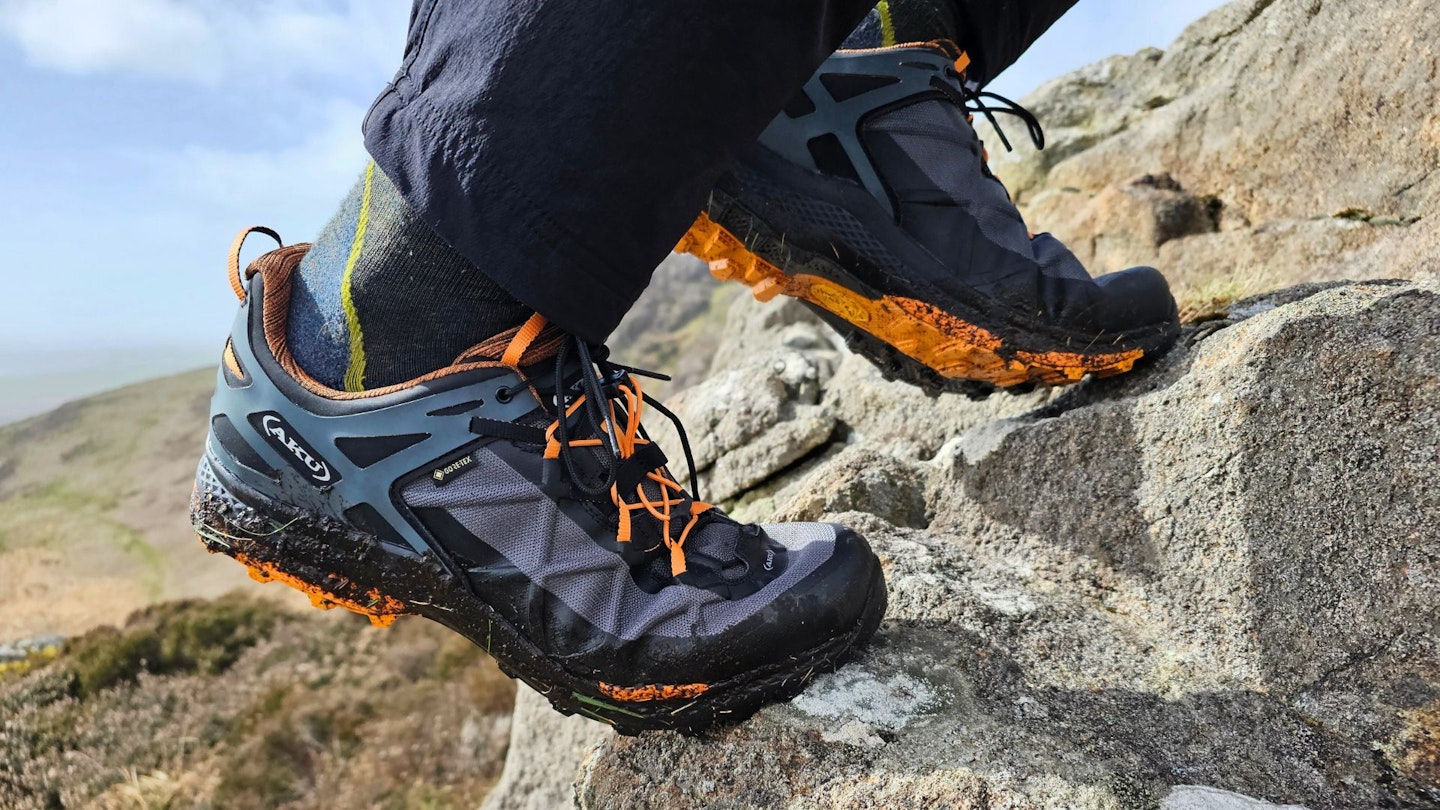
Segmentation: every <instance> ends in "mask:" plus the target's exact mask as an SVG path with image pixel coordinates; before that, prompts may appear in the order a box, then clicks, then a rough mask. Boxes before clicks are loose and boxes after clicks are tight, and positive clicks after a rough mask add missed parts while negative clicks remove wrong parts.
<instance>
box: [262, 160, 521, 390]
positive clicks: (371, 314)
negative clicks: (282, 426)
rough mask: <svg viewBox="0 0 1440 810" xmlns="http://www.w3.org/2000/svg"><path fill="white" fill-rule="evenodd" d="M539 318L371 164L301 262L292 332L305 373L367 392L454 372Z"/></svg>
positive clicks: (293, 298) (292, 306)
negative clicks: (484, 345) (502, 335)
mask: <svg viewBox="0 0 1440 810" xmlns="http://www.w3.org/2000/svg"><path fill="white" fill-rule="evenodd" d="M531 312H532V310H530V309H529V308H527V307H526V306H525V305H524V304H521V303H520V302H519V301H516V300H515V299H514V298H512V297H510V295H509V293H507V292H505V291H504V290H503V289H501V288H500V286H499V285H498V284H496V283H495V282H493V281H491V280H490V278H489V277H488V276H486V275H485V274H484V273H482V272H480V270H479V269H477V268H476V267H475V266H474V265H472V264H470V262H468V261H467V260H466V259H465V258H464V257H463V256H461V255H460V254H459V253H456V252H455V251H454V250H453V249H452V248H451V247H450V246H449V245H448V244H446V243H445V241H444V240H442V239H441V238H440V237H439V236H438V235H437V234H436V233H435V232H434V231H433V230H431V229H430V227H429V226H428V225H426V224H425V223H423V222H421V221H420V220H419V219H417V218H416V216H415V213H414V211H413V210H412V209H411V208H410V207H409V205H408V204H407V203H406V202H405V200H404V199H403V198H402V197H401V196H400V193H399V192H398V191H396V189H395V187H394V185H392V184H391V183H390V181H389V180H388V179H386V177H385V175H384V174H383V173H382V172H381V171H380V170H379V169H378V168H376V167H375V164H374V163H371V164H370V166H369V167H368V168H367V169H366V171H365V175H364V176H363V177H361V178H360V181H359V182H358V183H356V185H355V188H353V189H352V190H351V191H350V194H349V195H348V196H347V197H346V198H345V200H344V201H343V202H341V204H340V210H339V211H338V212H337V213H336V214H335V217H334V218H333V219H331V220H330V223H329V224H328V225H326V226H325V229H324V230H323V231H322V232H321V233H320V237H319V238H318V239H316V240H315V246H314V247H313V248H311V250H310V252H309V253H308V254H307V255H306V256H305V259H304V260H303V261H302V262H301V263H300V267H299V269H298V275H297V277H296V279H295V282H294V288H293V291H292V293H291V299H290V322H289V325H288V327H287V332H288V337H289V344H290V349H291V351H292V352H293V354H294V356H295V361H296V362H297V363H299V364H300V367H301V368H303V369H305V371H306V372H308V373H309V374H310V375H311V376H313V377H314V378H315V379H317V380H319V381H320V382H322V383H324V384H326V385H328V386H330V387H331V388H337V389H340V390H345V391H359V390H363V389H366V388H379V387H382V386H386V385H392V384H394V383H399V382H404V381H406V380H411V379H414V378H416V377H419V376H422V375H424V374H427V373H429V372H431V371H434V370H436V369H438V368H443V367H444V366H447V365H450V364H451V363H452V362H454V360H455V358H456V357H458V356H459V355H460V354H461V353H462V352H464V351H465V350H466V349H468V348H470V347H471V346H473V345H475V344H476V343H479V342H480V341H482V340H484V339H485V338H488V337H490V336H491V335H494V334H496V333H499V332H503V331H505V330H506V329H509V328H510V327H513V326H518V325H519V324H521V323H522V322H524V321H525V319H526V318H528V317H529V316H530V314H531Z"/></svg>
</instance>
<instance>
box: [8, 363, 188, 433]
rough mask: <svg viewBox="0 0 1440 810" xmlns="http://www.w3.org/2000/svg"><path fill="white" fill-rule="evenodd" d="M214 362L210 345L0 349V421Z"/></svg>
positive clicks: (35, 413) (17, 418)
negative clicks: (207, 346)
mask: <svg viewBox="0 0 1440 810" xmlns="http://www.w3.org/2000/svg"><path fill="white" fill-rule="evenodd" d="M215 362H216V352H215V351H214V347H209V348H206V347H200V346H195V347H187V346H145V347H133V348H96V349H93V350H79V349H65V350H39V351H25V350H21V349H14V348H0V425H5V424H9V423H11V422H16V421H19V420H21V419H24V418H26V417H30V416H35V415H38V414H42V413H44V412H46V411H48V410H50V409H52V408H54V407H56V406H58V405H62V404H64V403H66V402H69V401H71V400H75V399H81V398H83V397H87V396H90V395H91V394H98V393H100V392H101V391H108V390H110V389H112V388H119V387H120V386H122V385H129V384H130V383H134V382H140V381H141V380H148V379H152V378H155V377H164V376H168V375H171V374H179V373H180V372H182V371H189V370H191V369H196V368H201V367H204V366H207V365H212V364H214V363H215Z"/></svg>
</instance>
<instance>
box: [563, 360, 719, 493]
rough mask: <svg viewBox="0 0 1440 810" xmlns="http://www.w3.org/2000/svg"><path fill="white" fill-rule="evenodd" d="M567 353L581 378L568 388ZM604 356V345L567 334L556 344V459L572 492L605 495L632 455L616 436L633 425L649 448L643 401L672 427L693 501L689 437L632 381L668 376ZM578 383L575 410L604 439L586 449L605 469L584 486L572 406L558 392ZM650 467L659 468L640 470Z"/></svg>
mask: <svg viewBox="0 0 1440 810" xmlns="http://www.w3.org/2000/svg"><path fill="white" fill-rule="evenodd" d="M595 349H598V351H596V350H595ZM572 351H573V352H574V353H575V355H577V356H578V358H579V361H580V375H579V380H578V381H577V382H576V383H573V384H569V385H567V384H566V377H567V374H566V371H567V366H568V364H569V361H570V358H571V353H572ZM607 354H608V350H607V349H606V348H605V347H604V346H599V347H594V348H592V347H591V346H590V344H588V343H586V342H585V341H584V340H581V339H580V338H578V337H573V336H572V337H571V338H570V339H568V340H566V341H565V342H564V343H562V344H560V350H559V351H558V352H557V353H556V355H555V408H556V419H555V438H556V440H557V441H558V442H559V444H560V457H561V459H562V460H563V461H564V463H565V469H566V472H568V473H569V474H570V480H571V482H572V483H573V484H574V486H575V488H576V489H578V490H580V491H581V492H583V493H585V494H586V495H589V496H592V497H597V496H600V495H604V494H607V493H610V491H611V489H612V488H613V487H614V486H615V484H616V483H617V482H618V481H619V480H620V478H621V467H622V465H623V464H624V463H625V462H626V461H627V460H629V459H631V458H635V457H636V456H635V454H634V453H633V452H627V450H626V448H624V447H622V442H621V440H620V439H618V438H617V437H618V436H622V435H625V434H626V433H627V432H631V431H630V428H631V426H632V425H633V427H634V431H633V432H634V433H636V434H638V436H639V437H640V438H642V439H644V441H645V443H646V444H650V441H651V440H650V436H649V434H648V433H647V432H646V431H645V428H644V427H643V426H641V425H640V415H641V414H640V406H641V403H643V404H645V405H648V406H650V407H652V408H654V409H655V410H656V411H658V412H659V413H660V415H661V416H664V417H665V418H666V419H668V420H670V423H671V424H672V425H674V426H675V432H676V433H677V434H678V435H679V437H680V446H681V448H682V449H684V451H685V464H686V466H687V467H688V470H689V473H690V485H691V488H692V489H693V490H694V494H693V499H694V500H696V501H699V500H700V492H699V490H700V479H699V476H698V474H697V473H696V471H695V455H694V453H693V452H692V450H691V448H690V437H689V436H688V435H687V434H686V433H685V425H684V424H683V423H682V422H681V421H680V417H678V416H676V415H675V413H674V412H673V411H671V410H670V409H669V408H666V407H665V406H664V405H663V404H661V403H660V401H659V400H657V399H655V398H654V397H652V396H651V395H649V394H647V393H645V391H644V390H643V389H642V388H641V387H640V384H639V382H638V381H636V380H635V377H637V376H640V377H649V378H651V379H654V380H661V381H668V380H669V379H670V377H669V376H667V375H664V374H660V373H657V372H654V371H646V370H645V369H641V368H635V367H633V366H626V365H622V364H620V363H614V362H611V361H610V360H609V359H608V357H607ZM577 385H578V387H579V394H580V395H581V398H582V402H581V405H580V408H579V410H580V412H581V414H583V419H584V422H585V424H588V425H589V427H590V430H591V431H592V432H593V434H594V436H597V437H602V438H603V440H602V441H601V442H600V443H599V444H598V445H593V446H591V447H593V449H595V450H596V451H597V453H598V455H599V456H600V457H601V458H602V460H603V462H604V464H605V467H606V470H607V471H606V474H605V477H604V479H603V480H602V481H601V483H600V484H598V485H593V484H588V483H586V482H585V479H584V477H583V476H582V475H580V471H579V467H578V465H577V464H576V461H575V453H576V451H577V450H578V449H580V448H579V446H576V445H575V444H574V443H573V442H574V439H575V438H576V437H574V436H573V435H572V434H571V432H570V431H571V427H570V424H569V423H570V419H571V417H572V415H571V414H570V413H569V411H570V409H571V405H570V400H569V398H566V397H564V395H563V392H565V391H567V390H570V391H573V390H575V387H576V386H577ZM647 457H649V458H653V457H655V456H647ZM654 469H658V467H657V468H651V469H650V470H645V471H644V472H651V471H652V470H654Z"/></svg>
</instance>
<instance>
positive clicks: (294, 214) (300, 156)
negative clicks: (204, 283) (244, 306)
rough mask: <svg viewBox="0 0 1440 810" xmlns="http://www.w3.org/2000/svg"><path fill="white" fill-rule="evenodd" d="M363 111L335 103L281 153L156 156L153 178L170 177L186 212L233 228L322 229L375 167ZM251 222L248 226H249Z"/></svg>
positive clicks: (149, 159) (188, 150) (198, 149)
mask: <svg viewBox="0 0 1440 810" xmlns="http://www.w3.org/2000/svg"><path fill="white" fill-rule="evenodd" d="M364 115H365V108H364V107H363V106H361V105H358V104H354V103H351V102H347V101H334V102H332V103H330V104H329V105H327V106H326V107H325V108H324V109H323V110H321V111H319V114H318V115H311V116H306V118H307V119H313V120H314V121H315V122H314V123H312V124H308V127H309V131H308V134H307V135H305V136H304V137H303V138H301V139H299V140H298V141H296V142H295V143H293V144H290V145H287V146H283V147H280V148H274V147H270V148H262V149H253V150H234V149H221V148H215V147H211V146H195V145H192V146H186V147H183V148H181V149H179V150H176V151H173V152H169V153H162V154H151V155H148V156H146V157H145V158H144V161H145V162H146V163H148V164H150V166H151V167H152V173H151V176H152V177H158V178H168V180H169V184H170V186H171V189H172V190H173V192H174V194H175V195H176V196H177V197H183V198H184V200H185V203H184V204H185V205H187V206H198V208H199V209H200V210H204V211H206V212H207V213H208V214H209V215H210V216H212V217H217V218H229V219H233V220H234V221H240V220H242V219H246V218H247V217H249V218H254V217H261V218H263V219H265V221H267V222H276V223H279V224H284V225H287V226H290V227H291V228H295V227H301V228H304V229H306V230H307V231H308V230H315V229H318V227H319V224H320V223H322V222H323V221H324V220H323V217H326V216H329V215H330V214H331V213H332V210H333V209H334V207H335V205H336V203H337V202H338V201H339V199H340V197H341V196H342V195H343V194H344V193H345V192H346V191H347V190H348V189H349V187H350V185H351V184H353V183H354V182H355V179H356V178H357V177H358V176H359V175H360V172H361V171H363V170H364V167H365V163H366V161H367V160H369V157H368V155H366V153H365V146H364V142H363V140H362V138H361V135H360V122H361V119H362V118H363V117H364ZM246 221H247V223H248V220H246Z"/></svg>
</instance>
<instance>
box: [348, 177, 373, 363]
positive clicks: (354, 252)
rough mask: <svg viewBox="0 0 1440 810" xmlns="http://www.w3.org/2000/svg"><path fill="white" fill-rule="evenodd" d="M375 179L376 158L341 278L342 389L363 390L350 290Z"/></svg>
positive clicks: (360, 338) (361, 344) (359, 335)
mask: <svg viewBox="0 0 1440 810" xmlns="http://www.w3.org/2000/svg"><path fill="white" fill-rule="evenodd" d="M374 180H375V161H373V160H372V161H370V164H369V165H368V166H366V167H365V191H364V193H363V194H361V196H360V218H359V220H358V221H357V222H356V223H355V241H353V242H351V243H350V258H348V259H346V260H345V275H344V276H342V277H341V279H340V306H341V307H343V308H344V310H345V325H346V326H348V327H349V328H350V365H349V366H348V367H346V369H345V390H346V391H363V390H365V334H364V333H363V332H361V331H360V313H359V312H356V310H355V299H354V297H353V296H352V295H351V293H350V277H351V276H352V275H354V274H355V265H356V264H359V262H360V253H361V252H362V251H364V250H365V228H366V227H368V226H369V225H370V186H371V184H372V183H373V182H374Z"/></svg>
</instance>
